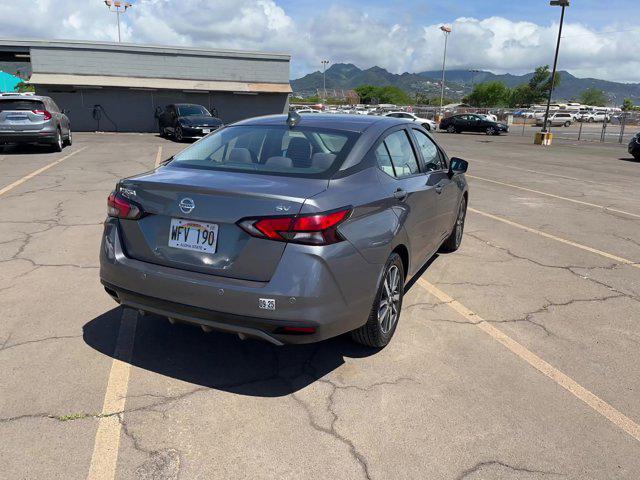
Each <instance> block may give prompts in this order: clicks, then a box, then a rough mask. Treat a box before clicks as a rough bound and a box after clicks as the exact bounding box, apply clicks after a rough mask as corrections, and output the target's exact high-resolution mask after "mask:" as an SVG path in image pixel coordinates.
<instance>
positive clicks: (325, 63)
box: [322, 60, 329, 103]
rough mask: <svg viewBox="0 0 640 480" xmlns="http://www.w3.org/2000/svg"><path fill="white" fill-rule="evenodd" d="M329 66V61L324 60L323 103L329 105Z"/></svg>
mask: <svg viewBox="0 0 640 480" xmlns="http://www.w3.org/2000/svg"><path fill="white" fill-rule="evenodd" d="M327 65H329V60H322V92H323V97H322V101H323V103H327Z"/></svg>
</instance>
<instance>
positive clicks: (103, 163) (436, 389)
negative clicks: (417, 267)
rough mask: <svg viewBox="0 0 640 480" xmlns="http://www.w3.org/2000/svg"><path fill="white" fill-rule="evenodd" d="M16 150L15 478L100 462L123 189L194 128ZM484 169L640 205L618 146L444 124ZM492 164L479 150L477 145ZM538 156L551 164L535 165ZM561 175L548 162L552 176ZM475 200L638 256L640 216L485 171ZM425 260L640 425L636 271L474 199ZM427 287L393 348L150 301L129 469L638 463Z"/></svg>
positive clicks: (582, 467)
mask: <svg viewBox="0 0 640 480" xmlns="http://www.w3.org/2000/svg"><path fill="white" fill-rule="evenodd" d="M74 139H75V144H74V146H73V147H72V149H71V150H69V149H66V150H65V151H64V152H63V153H62V154H49V153H44V152H42V151H39V150H33V149H32V150H15V151H14V150H10V151H8V152H6V153H5V154H3V156H2V159H1V160H0V188H1V186H4V185H8V184H10V183H11V182H13V181H15V180H17V179H19V178H20V177H22V176H24V175H26V174H28V173H29V172H31V171H33V170H35V169H38V168H41V167H42V166H44V165H47V164H48V163H50V162H52V161H55V160H56V159H57V158H60V157H61V156H62V155H66V154H68V153H70V152H71V151H72V150H73V149H78V148H80V147H82V146H87V147H88V148H87V149H86V150H84V151H82V152H80V153H78V154H77V155H75V156H73V157H71V158H69V159H68V160H65V161H64V162H62V163H60V164H59V165H56V166H55V167H53V168H51V169H50V170H47V171H46V172H45V173H43V174H42V175H38V176H36V177H34V178H32V179H30V180H29V181H27V182H25V183H24V184H22V185H20V186H19V187H18V188H15V189H14V190H11V191H9V192H8V193H7V194H6V195H4V196H1V197H0V272H1V273H0V309H1V311H2V313H3V315H2V316H1V317H0V367H1V368H0V436H1V438H3V440H6V441H3V442H1V443H0V458H2V459H3V470H2V474H1V476H3V477H6V478H30V479H40V478H42V479H52V478H64V479H76V478H77V479H82V478H86V476H87V473H88V470H89V464H90V462H91V458H92V453H93V448H94V442H95V438H96V431H97V428H98V422H99V421H100V418H101V417H104V416H105V415H104V414H103V413H101V412H102V405H103V401H104V397H105V389H106V386H107V380H108V378H109V372H110V369H111V364H112V361H113V356H114V350H115V345H116V339H117V337H118V328H119V325H120V318H121V313H122V312H121V310H120V308H119V307H117V305H116V304H115V303H114V302H113V301H112V300H111V299H110V298H109V297H108V296H107V295H106V294H105V293H104V292H103V290H102V288H101V286H100V284H99V281H98V270H97V267H98V257H97V251H98V245H99V241H100V232H101V223H102V221H103V219H104V215H105V201H106V196H107V195H108V193H109V192H110V190H111V189H112V188H113V186H114V184H115V182H116V181H117V180H118V179H119V178H121V177H125V176H128V175H132V174H135V173H138V172H140V171H144V170H146V169H150V168H152V167H153V164H154V160H155V155H156V152H157V149H158V146H160V145H162V146H163V157H164V158H166V157H169V156H171V155H172V154H174V153H176V152H178V151H179V150H180V149H181V148H183V147H184V146H181V145H177V144H174V143H172V142H170V141H167V140H163V139H160V138H157V137H156V136H154V135H128V134H122V135H101V134H77V135H75V136H74ZM438 139H439V140H440V141H441V142H442V144H443V145H444V146H445V148H446V149H447V151H448V153H449V154H450V155H451V156H453V155H457V156H460V157H462V158H466V159H468V160H469V161H470V164H471V166H470V173H472V174H474V175H477V176H478V177H483V178H489V179H493V180H496V181H499V182H503V183H507V184H513V185H517V186H522V187H525V188H529V189H535V190H539V191H543V192H547V193H550V194H553V195H560V196H563V197H567V198H573V199H580V200H581V201H585V202H590V203H594V204H598V205H604V206H608V207H610V208H615V209H619V210H624V211H628V212H640V190H638V188H637V184H638V180H640V169H639V168H638V167H639V165H638V164H634V163H632V162H622V161H620V160H619V158H620V157H622V156H624V149H623V148H622V147H615V146H611V145H607V146H602V145H597V144H585V145H579V146H573V145H571V144H570V143H568V142H565V143H563V142H558V143H557V144H556V145H554V147H553V148H551V149H542V148H540V147H535V146H533V145H531V143H532V142H531V139H529V138H522V137H518V136H517V135H512V136H510V137H509V136H501V137H492V138H491V139H489V140H487V137H485V136H479V135H446V134H438ZM475 159H477V162H476V163H474V160H475ZM530 170H534V171H536V172H538V173H533V172H531V171H530ZM545 173H547V174H545ZM470 185H471V200H470V204H471V206H472V207H473V208H476V209H478V210H480V211H483V212H487V213H491V214H493V215H497V216H500V217H503V218H506V219H509V220H511V221H514V222H518V223H521V224H524V225H527V226H529V227H531V228H535V229H539V230H542V231H545V232H548V233H550V234H552V235H556V236H558V237H561V238H565V239H568V240H571V241H574V242H578V243H581V244H584V245H588V246H591V247H593V248H597V249H599V250H603V251H606V252H609V253H611V254H613V255H617V256H620V257H623V258H628V259H631V260H633V261H636V262H640V219H638V218H633V217H630V216H625V215H624V214H620V213H617V212H612V211H609V210H603V209H597V208H592V207H588V206H584V205H579V204H575V203H571V202H567V201H563V200H561V199H556V198H550V197H545V196H542V195H536V194H533V193H530V192H523V191H522V190H518V189H515V188H510V187H509V186H506V185H500V184H492V183H489V182H482V181H480V180H477V181H475V180H473V179H471V180H470ZM424 278H425V279H427V280H428V281H429V282H431V283H432V284H434V285H436V286H437V287H438V288H440V289H441V290H443V291H444V292H446V293H447V294H448V295H450V296H451V297H452V298H454V299H456V300H457V301H459V302H461V303H462V304H463V305H465V306H466V307H467V308H469V309H471V310H472V311H473V312H475V313H477V314H478V315H479V316H481V317H482V318H483V319H484V320H485V321H487V322H490V323H491V324H492V325H494V326H496V327H497V328H499V329H500V330H502V331H503V332H505V333H506V334H508V335H509V336H510V337H512V338H513V339H515V340H516V341H518V342H519V343H521V344H522V345H524V346H525V347H526V348H528V349H529V350H531V351H532V352H534V353H535V354H536V355H538V356H540V357H541V358H543V359H544V360H545V361H547V362H549V363H550V364H552V365H553V366H555V367H556V368H558V369H559V370H561V371H562V372H564V373H565V374H567V375H569V376H570V377H571V378H573V379H575V381H577V382H579V383H580V384H581V385H583V386H584V387H585V388H587V389H589V390H590V391H591V392H593V393H595V394H596V395H598V396H599V397H600V398H602V399H603V400H605V401H607V402H608V403H610V404H611V405H613V406H614V407H615V408H617V409H619V410H620V411H621V412H623V413H624V414H625V415H627V416H628V417H629V418H631V419H632V420H634V421H635V422H640V395H639V393H640V361H639V360H640V348H638V347H639V346H640V322H639V320H640V270H638V269H637V268H634V267H632V266H629V265H620V264H616V263H615V262H614V261H612V260H610V259H607V258H603V257H601V256H598V255H593V254H590V253H588V252H585V251H582V250H578V249H576V248H573V247H571V246H570V245H566V244H561V243H558V242H554V241H553V240H550V239H548V238H542V237H540V236H536V235H532V234H531V233H529V232H526V231H522V230H518V229H514V228H513V227H511V226H509V225H505V224H502V223H499V222H496V221H494V220H492V219H490V218H486V217H483V216H481V215H477V214H474V213H469V215H468V216H467V228H466V233H465V238H464V242H463V246H462V248H461V249H460V251H459V252H457V253H455V254H450V255H439V256H437V257H436V258H435V259H434V260H433V262H431V264H430V265H429V267H428V268H427V269H426V271H425V272H424ZM449 303H450V302H442V301H439V300H437V299H436V298H434V297H433V296H432V295H430V294H429V293H427V292H426V291H425V290H423V289H422V288H421V287H420V285H417V284H413V285H412V286H411V288H410V289H409V290H408V292H407V295H406V297H405V301H404V305H403V313H402V317H401V320H400V324H399V328H398V330H397V333H396V337H395V338H394V340H393V342H392V344H391V345H389V346H388V347H387V348H385V349H384V350H382V351H373V350H368V349H365V348H362V347H359V346H357V345H355V344H352V343H351V342H350V341H349V339H348V338H337V339H333V340H330V341H327V342H323V343H321V344H317V345H306V346H298V347H281V348H277V347H273V346H272V345H268V344H264V343H259V342H256V341H244V342H243V341H241V340H239V339H238V338H237V337H233V336H230V335H225V334H221V333H212V334H209V335H206V334H203V333H202V331H201V330H200V329H197V328H193V327H190V326H187V325H175V326H172V325H170V324H169V323H168V322H167V321H166V320H164V319H161V318H159V317H157V316H154V315H145V316H138V318H137V327H136V329H135V332H136V334H135V339H134V348H133V356H132V359H131V366H132V367H131V371H130V378H129V382H128V391H127V393H126V397H125V404H124V405H125V406H124V408H123V409H122V410H119V411H109V412H106V416H109V417H110V418H111V419H114V421H115V419H117V422H118V423H119V425H120V428H121V434H120V441H119V446H118V461H117V465H116V471H115V478H118V479H167V480H170V479H192V478H251V479H259V478H264V479H271V478H278V479H287V478H291V479H304V478H309V479H316V478H337V479H352V478H353V479H386V478H433V479H440V478H442V479H465V480H470V479H471V480H473V479H502V478H504V479H513V478H517V479H533V480H535V479H541V478H549V479H555V478H570V479H584V478H589V479H610V478H621V479H636V478H638V477H639V476H640V443H639V442H637V441H635V440H633V439H632V438H631V437H629V436H628V435H626V434H625V433H624V432H623V431H621V430H620V429H618V428H617V427H616V426H615V425H613V424H612V423H610V422H608V421H607V420H606V419H605V418H603V417H602V416H600V415H598V414H597V413H596V412H595V411H593V410H592V409H590V408H588V407H587V406H586V405H584V404H583V403H581V402H580V401H578V400H577V399H576V398H575V397H574V396H572V395H571V394H569V393H568V392H566V391H565V390H563V389H561V388H559V387H558V385H557V384H555V383H554V382H552V381H551V380H550V379H549V378H547V377H545V376H543V375H541V374H540V373H539V372H538V371H536V370H535V369H533V368H531V367H530V366H529V365H527V364H526V363H524V362H523V361H522V360H520V359H519V358H518V357H516V356H515V355H513V354H512V353H510V352H509V351H508V350H506V349H505V348H504V347H502V346H501V345H500V344H498V343H497V342H496V341H494V340H493V339H491V338H490V337H488V336H487V335H485V334H483V333H482V332H481V331H480V330H479V329H477V328H474V327H473V326H472V325H470V323H471V322H470V321H468V320H467V319H465V318H464V317H462V316H460V315H459V314H457V313H456V312H455V311H453V310H452V309H451V305H450V304H449Z"/></svg>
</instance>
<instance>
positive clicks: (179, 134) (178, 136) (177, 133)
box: [176, 127, 182, 142]
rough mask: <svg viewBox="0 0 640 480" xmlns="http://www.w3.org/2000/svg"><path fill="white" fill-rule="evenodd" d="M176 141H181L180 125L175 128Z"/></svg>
mask: <svg viewBox="0 0 640 480" xmlns="http://www.w3.org/2000/svg"><path fill="white" fill-rule="evenodd" d="M176 141H177V142H181V141H182V128H181V127H178V128H176Z"/></svg>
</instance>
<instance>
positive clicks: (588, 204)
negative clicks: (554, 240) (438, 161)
mask: <svg viewBox="0 0 640 480" xmlns="http://www.w3.org/2000/svg"><path fill="white" fill-rule="evenodd" d="M467 177H469V178H474V179H476V180H482V181H483V182H491V183H496V184H498V185H504V186H506V187H511V188H517V189H519V190H524V191H525V192H531V193H537V194H538V195H546V196H547V197H552V198H557V199H559V200H565V201H567V202H572V203H578V204H580V205H586V206H588V207H595V208H599V209H602V210H608V211H610V212H616V213H622V214H624V215H629V216H631V217H636V218H640V214H637V213H631V212H627V211H625V210H618V209H617V208H611V207H605V206H604V205H598V204H596V203H589V202H583V201H582V200H575V199H573V198H567V197H561V196H560V195H554V194H553V193H547V192H541V191H540V190H533V189H531V188H526V187H521V186H519V185H513V184H511V183H506V182H500V181H498V180H491V179H489V178H483V177H476V176H475V175H469V174H467Z"/></svg>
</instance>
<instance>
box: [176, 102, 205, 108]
mask: <svg viewBox="0 0 640 480" xmlns="http://www.w3.org/2000/svg"><path fill="white" fill-rule="evenodd" d="M172 105H174V106H175V107H191V106H195V107H202V108H206V107H204V106H202V105H200V104H199V103H173V104H172Z"/></svg>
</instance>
